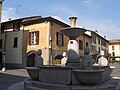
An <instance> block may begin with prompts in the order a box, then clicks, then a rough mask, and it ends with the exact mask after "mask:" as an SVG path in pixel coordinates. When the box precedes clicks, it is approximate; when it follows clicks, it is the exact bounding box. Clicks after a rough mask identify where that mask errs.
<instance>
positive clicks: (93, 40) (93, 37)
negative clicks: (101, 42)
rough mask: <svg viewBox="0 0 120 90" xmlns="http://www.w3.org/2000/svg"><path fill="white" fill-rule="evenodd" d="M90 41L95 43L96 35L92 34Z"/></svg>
mask: <svg viewBox="0 0 120 90" xmlns="http://www.w3.org/2000/svg"><path fill="white" fill-rule="evenodd" d="M92 43H95V44H96V36H94V35H93V36H92Z"/></svg>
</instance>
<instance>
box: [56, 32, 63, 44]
mask: <svg viewBox="0 0 120 90" xmlns="http://www.w3.org/2000/svg"><path fill="white" fill-rule="evenodd" d="M56 37H57V39H56V44H57V45H58V46H63V45H64V40H63V38H64V37H63V34H61V33H60V32H56Z"/></svg>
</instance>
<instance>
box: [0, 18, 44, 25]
mask: <svg viewBox="0 0 120 90" xmlns="http://www.w3.org/2000/svg"><path fill="white" fill-rule="evenodd" d="M40 18H42V17H41V16H32V17H25V18H18V19H14V20H10V21H5V22H2V24H6V23H11V22H16V21H21V22H22V21H23V20H34V19H40Z"/></svg>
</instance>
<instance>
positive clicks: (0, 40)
mask: <svg viewBox="0 0 120 90" xmlns="http://www.w3.org/2000/svg"><path fill="white" fill-rule="evenodd" d="M2 41H3V40H2V39H0V48H2Z"/></svg>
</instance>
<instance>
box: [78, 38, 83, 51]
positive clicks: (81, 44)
mask: <svg viewBox="0 0 120 90" xmlns="http://www.w3.org/2000/svg"><path fill="white" fill-rule="evenodd" d="M79 49H80V50H83V41H82V40H79Z"/></svg>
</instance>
